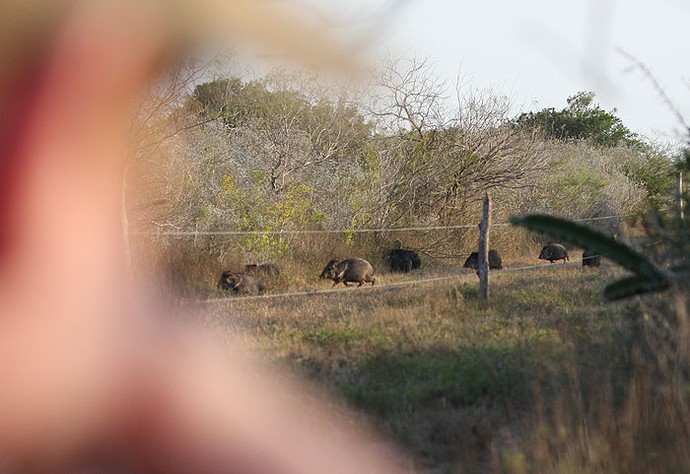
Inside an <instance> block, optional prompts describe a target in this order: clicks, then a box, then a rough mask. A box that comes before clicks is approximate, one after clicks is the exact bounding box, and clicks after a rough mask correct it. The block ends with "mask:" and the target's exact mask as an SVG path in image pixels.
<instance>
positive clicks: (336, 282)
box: [331, 280, 347, 288]
mask: <svg viewBox="0 0 690 474" xmlns="http://www.w3.org/2000/svg"><path fill="white" fill-rule="evenodd" d="M338 283H340V282H339V281H338V280H335V281H333V285H331V288H333V287H334V286H335V285H337V284H338ZM345 286H347V285H345Z"/></svg>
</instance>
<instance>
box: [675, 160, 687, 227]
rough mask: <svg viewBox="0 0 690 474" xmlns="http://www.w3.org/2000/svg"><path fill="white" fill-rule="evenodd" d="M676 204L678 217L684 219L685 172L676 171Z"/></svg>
mask: <svg viewBox="0 0 690 474" xmlns="http://www.w3.org/2000/svg"><path fill="white" fill-rule="evenodd" d="M676 205H677V206H678V217H679V218H680V220H681V221H682V220H684V218H685V215H684V214H685V211H684V209H683V173H682V172H681V171H678V172H677V173H676Z"/></svg>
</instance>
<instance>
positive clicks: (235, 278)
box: [218, 272, 266, 295]
mask: <svg viewBox="0 0 690 474" xmlns="http://www.w3.org/2000/svg"><path fill="white" fill-rule="evenodd" d="M218 288H220V289H221V290H226V291H227V290H233V291H234V292H235V293H244V294H249V295H259V294H261V293H263V292H264V291H265V290H266V285H264V283H263V282H262V281H261V280H259V279H258V278H256V277H254V276H252V275H249V274H248V273H243V272H223V274H222V275H221V276H220V280H218Z"/></svg>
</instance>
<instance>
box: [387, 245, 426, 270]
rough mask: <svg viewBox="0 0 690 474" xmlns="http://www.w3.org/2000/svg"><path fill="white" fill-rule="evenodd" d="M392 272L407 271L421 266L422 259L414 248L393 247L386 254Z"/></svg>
mask: <svg viewBox="0 0 690 474" xmlns="http://www.w3.org/2000/svg"><path fill="white" fill-rule="evenodd" d="M388 259H389V261H390V266H391V271H392V272H403V273H407V272H409V271H410V270H413V269H416V268H419V267H421V266H422V259H421V258H419V254H417V252H415V251H414V250H402V249H393V250H391V251H390V253H389V254H388Z"/></svg>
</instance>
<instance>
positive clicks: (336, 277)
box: [217, 242, 601, 295]
mask: <svg viewBox="0 0 690 474" xmlns="http://www.w3.org/2000/svg"><path fill="white" fill-rule="evenodd" d="M538 258H539V259H540V260H547V261H549V262H550V263H553V262H555V261H558V260H563V263H565V262H567V261H570V256H569V255H568V250H567V249H566V248H565V247H564V246H563V245H561V244H558V243H555V242H549V243H548V244H546V245H544V247H542V249H541V252H540V253H539V257H538ZM386 261H387V263H388V266H389V268H390V271H391V272H397V273H408V272H410V271H412V270H416V269H418V268H421V266H422V259H421V258H420V257H419V254H418V253H417V252H415V251H414V250H405V249H402V248H394V249H393V250H391V251H390V252H389V253H388V255H387V256H386ZM600 264H601V256H599V255H598V254H597V252H596V251H594V250H591V249H585V250H584V252H583V253H582V266H583V267H598V266H599V265H600ZM463 268H472V269H474V270H477V269H478V268H479V254H478V252H472V253H471V254H470V256H469V257H467V260H465V263H464V265H463ZM489 269H490V270H501V269H503V263H502V261H501V255H500V254H499V253H498V252H497V251H496V250H489ZM280 273H281V268H280V267H279V266H278V265H276V264H275V263H262V264H260V265H257V264H250V265H245V267H244V271H242V272H234V271H224V272H223V273H222V274H221V276H220V280H219V281H218V285H217V286H218V288H219V289H221V290H226V291H230V290H232V291H234V292H236V293H242V294H248V295H259V294H262V293H264V292H265V291H266V288H267V287H266V284H265V283H264V281H263V280H262V277H269V278H270V277H275V276H278V275H280ZM319 278H321V279H322V280H332V281H333V286H336V285H337V284H338V283H342V284H343V285H345V286H349V285H348V283H357V284H358V285H357V286H358V287H360V286H362V285H363V284H365V283H371V285H372V286H373V285H374V284H375V283H376V277H375V276H374V267H372V265H371V264H370V263H369V262H368V261H366V260H364V259H362V258H348V259H346V260H339V259H337V258H334V259H332V260H331V261H330V262H328V264H327V265H326V267H325V268H324V269H323V271H322V272H321V275H320V277H319Z"/></svg>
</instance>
